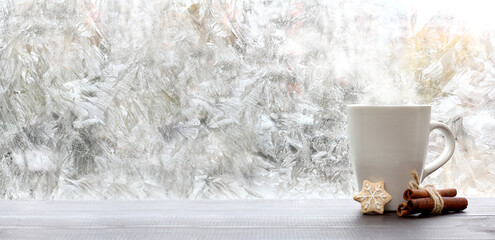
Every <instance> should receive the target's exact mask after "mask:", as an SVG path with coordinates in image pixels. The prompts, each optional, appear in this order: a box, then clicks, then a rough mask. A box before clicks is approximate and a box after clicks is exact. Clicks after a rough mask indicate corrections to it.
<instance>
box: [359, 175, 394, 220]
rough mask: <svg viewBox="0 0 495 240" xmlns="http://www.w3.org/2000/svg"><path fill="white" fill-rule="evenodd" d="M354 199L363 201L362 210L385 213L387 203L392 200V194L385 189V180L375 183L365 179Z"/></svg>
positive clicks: (364, 211)
mask: <svg viewBox="0 0 495 240" xmlns="http://www.w3.org/2000/svg"><path fill="white" fill-rule="evenodd" d="M354 200H356V201H358V202H360V203H361V212H363V213H370V212H376V213H379V214H383V210H384V209H385V204H387V203H389V202H390V201H392V196H391V195H390V194H388V192H387V191H385V182H384V181H381V182H377V183H373V182H370V181H368V180H364V182H363V187H362V188H361V192H359V193H358V194H357V195H356V196H354Z"/></svg>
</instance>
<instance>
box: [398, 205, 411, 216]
mask: <svg viewBox="0 0 495 240" xmlns="http://www.w3.org/2000/svg"><path fill="white" fill-rule="evenodd" d="M413 213H414V211H413V210H412V209H411V208H410V207H409V206H407V202H403V203H401V204H399V206H398V207H397V215H399V217H402V216H406V215H409V214H413Z"/></svg>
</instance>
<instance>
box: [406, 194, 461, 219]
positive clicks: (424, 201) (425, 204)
mask: <svg viewBox="0 0 495 240" xmlns="http://www.w3.org/2000/svg"><path fill="white" fill-rule="evenodd" d="M437 192H438V193H439V194H440V196H441V197H442V199H443V204H444V205H443V209H442V213H445V212H449V211H461V210H464V209H466V208H467V205H468V201H467V199H466V198H463V197H455V196H456V195H457V190H456V189H455V188H448V189H439V190H437ZM404 200H406V201H407V202H404V203H401V204H399V206H398V208H397V215H399V216H401V217H402V216H406V215H409V214H415V213H430V212H431V211H432V210H433V208H434V206H435V202H434V201H433V199H432V198H431V197H430V195H429V193H428V192H427V191H425V190H422V189H407V190H406V191H405V192H404Z"/></svg>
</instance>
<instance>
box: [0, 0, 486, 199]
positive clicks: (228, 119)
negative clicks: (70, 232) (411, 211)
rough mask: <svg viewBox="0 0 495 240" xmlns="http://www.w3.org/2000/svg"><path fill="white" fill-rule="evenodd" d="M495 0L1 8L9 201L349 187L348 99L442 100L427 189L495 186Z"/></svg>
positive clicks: (339, 193) (84, 2)
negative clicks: (444, 158)
mask: <svg viewBox="0 0 495 240" xmlns="http://www.w3.org/2000/svg"><path fill="white" fill-rule="evenodd" d="M487 4H488V5H490V4H491V3H490V2H484V1H467V3H465V2H464V3H457V2H454V1H410V2H407V1H364V0H361V1H300V2H298V1H285V0H265V1H239V0H237V1H236V0H216V1H153V0H136V1H120V0H108V1H98V0H79V1H72V0H66V1H64V0H48V1H44V0H34V1H33V0H0V198H3V199H253V198H333V197H348V196H350V195H351V194H353V193H354V192H355V191H356V190H357V189H356V187H357V186H356V185H357V184H356V182H355V180H354V175H353V171H352V168H351V165H350V163H349V156H348V145H347V136H346V111H345V106H346V104H350V103H377V104H380V103H382V104H383V103H387V104H391V103H393V104H404V103H423V104H431V105H432V106H433V114H432V118H433V119H434V120H439V121H442V122H444V123H446V124H448V125H449V126H450V127H451V128H452V129H453V131H454V132H455V135H456V138H457V139H456V141H457V142H456V144H457V149H456V152H455V155H454V157H453V159H452V160H451V161H450V162H449V163H448V164H446V165H445V166H444V167H443V168H442V169H441V170H440V171H438V172H436V173H434V174H433V175H432V176H430V177H429V178H428V180H427V182H428V183H434V184H436V185H437V186H438V187H456V188H458V190H459V192H460V194H464V195H468V196H495V184H494V183H495V101H494V100H495V68H494V63H495V55H494V51H495V36H494V34H495V30H494V28H493V22H494V21H495V19H494V17H493V14H491V12H490V11H492V10H493V7H489V6H487ZM491 5H493V4H491ZM490 25H492V26H490ZM442 148H443V138H442V136H441V135H440V134H439V133H437V132H434V133H433V134H432V136H431V143H430V147H429V153H428V159H429V160H428V161H431V159H433V158H434V157H435V156H437V155H438V154H439V153H440V152H441V150H442Z"/></svg>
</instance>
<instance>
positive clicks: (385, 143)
mask: <svg viewBox="0 0 495 240" xmlns="http://www.w3.org/2000/svg"><path fill="white" fill-rule="evenodd" d="M430 116H431V106H429V105H348V106H347V130H348V136H349V155H350V158H351V163H352V165H353V168H354V172H355V174H356V177H357V181H358V185H359V186H358V189H361V184H362V183H363V181H364V180H365V179H366V180H369V181H372V182H378V181H385V188H386V191H387V192H388V193H390V195H392V201H391V202H390V203H388V204H387V205H385V211H396V210H397V206H398V205H399V204H400V203H401V202H403V201H404V200H403V197H402V195H403V193H404V191H405V190H406V189H407V187H408V184H409V181H410V180H411V179H412V175H411V171H413V170H416V171H417V172H418V176H419V179H420V180H421V181H422V180H423V179H424V178H425V177H426V176H428V175H430V174H431V173H432V172H434V171H435V170H437V169H438V168H440V167H441V166H443V165H444V164H445V163H446V162H447V161H448V160H449V159H450V157H452V154H453V153H454V148H455V138H454V134H453V133H452V130H451V129H450V128H449V127H448V126H447V125H445V124H443V123H439V122H434V121H430ZM433 129H438V130H440V131H442V133H443V134H444V135H445V148H444V150H443V152H442V154H440V156H439V157H438V158H437V159H435V160H434V161H433V162H432V163H430V164H428V165H427V166H426V167H425V159H426V149H427V147H428V142H429V135H430V132H431V131H432V130H433Z"/></svg>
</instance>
